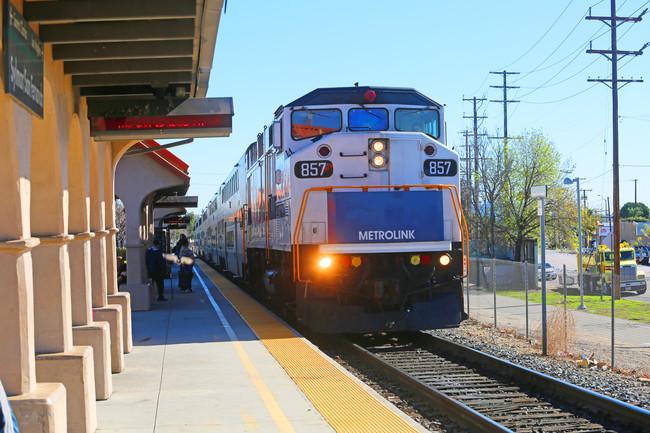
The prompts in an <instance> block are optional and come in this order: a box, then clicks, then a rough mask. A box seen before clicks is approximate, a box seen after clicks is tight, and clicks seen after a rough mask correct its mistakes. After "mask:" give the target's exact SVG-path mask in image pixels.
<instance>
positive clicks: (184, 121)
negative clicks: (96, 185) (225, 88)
mask: <svg viewBox="0 0 650 433" xmlns="http://www.w3.org/2000/svg"><path fill="white" fill-rule="evenodd" d="M88 113H89V118H90V135H91V137H93V138H94V139H95V140H98V141H113V140H146V139H165V138H200V137H227V136H229V135H230V134H231V133H232V116H233V115H234V110H233V101H232V98H190V99H163V100H122V101H119V102H117V103H116V102H114V101H113V102H89V103H88Z"/></svg>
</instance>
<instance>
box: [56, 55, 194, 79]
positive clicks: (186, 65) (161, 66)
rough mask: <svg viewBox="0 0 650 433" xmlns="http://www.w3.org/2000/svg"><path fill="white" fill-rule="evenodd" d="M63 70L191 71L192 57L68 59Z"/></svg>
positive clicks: (73, 71) (85, 72)
mask: <svg viewBox="0 0 650 433" xmlns="http://www.w3.org/2000/svg"><path fill="white" fill-rule="evenodd" d="M63 71H64V72H65V73H66V74H68V75H79V74H116V73H125V72H159V71H174V72H177V71H188V72H191V71H192V58H191V57H180V58H168V59H120V60H93V61H74V62H72V61H68V62H65V64H64V66H63Z"/></svg>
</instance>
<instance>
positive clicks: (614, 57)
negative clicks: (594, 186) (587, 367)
mask: <svg viewBox="0 0 650 433" xmlns="http://www.w3.org/2000/svg"><path fill="white" fill-rule="evenodd" d="M646 12H647V9H645V10H644V11H643V12H641V15H639V16H638V17H617V16H616V0H611V2H610V13H611V16H609V17H601V16H592V15H591V8H589V16H588V17H586V19H587V20H598V21H602V22H603V23H604V24H605V25H607V26H609V28H610V35H611V49H610V50H594V49H592V48H591V42H590V43H589V49H588V50H587V53H588V54H602V55H603V56H604V57H606V58H607V59H608V60H610V61H611V62H612V77H611V78H610V79H605V78H597V79H591V78H589V79H588V80H587V81H589V82H600V83H603V84H605V85H606V86H607V87H609V88H610V89H612V135H613V141H612V147H613V151H612V159H613V170H612V171H613V184H614V185H613V194H612V196H613V197H612V199H613V203H612V208H613V209H612V211H613V212H614V238H613V239H612V244H613V245H612V246H613V251H614V269H613V277H614V278H613V280H614V281H613V287H612V299H614V297H615V298H616V299H621V212H620V211H621V205H620V198H619V162H618V89H619V84H621V85H620V87H623V86H625V85H626V84H629V83H640V82H643V80H634V79H629V80H627V79H619V78H618V59H619V58H622V57H625V56H639V55H641V54H643V50H644V49H645V48H646V47H647V46H648V45H649V43H646V44H645V45H643V47H642V48H641V49H640V50H639V51H622V50H619V49H618V46H617V41H616V30H617V27H618V25H619V22H621V23H623V22H639V21H641V17H642V16H643V15H644V14H645V13H646ZM612 302H613V301H612ZM612 320H613V319H612ZM612 329H613V328H612ZM612 358H613V354H612ZM612 365H614V364H613V359H612Z"/></svg>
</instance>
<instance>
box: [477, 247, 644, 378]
mask: <svg viewBox="0 0 650 433" xmlns="http://www.w3.org/2000/svg"><path fill="white" fill-rule="evenodd" d="M628 273H629V272H628ZM621 275H622V276H621V279H622V282H621V286H622V287H623V291H622V295H623V296H622V299H626V300H630V299H631V300H634V297H637V296H639V295H637V293H636V291H633V290H631V288H630V287H629V286H628V287H626V284H628V283H629V284H631V283H630V282H629V281H628V280H630V278H631V277H630V278H628V277H629V276H628V277H626V276H625V275H626V274H624V273H623V272H621ZM542 278H544V279H545V280H544V283H545V286H546V304H545V305H546V319H547V320H546V322H547V323H546V338H545V339H544V333H543V332H542V322H543V320H542V317H543V315H542V311H543V303H542ZM582 278H583V285H582V287H583V290H582V295H584V296H581V290H580V281H579V276H578V272H577V271H576V270H566V268H565V267H562V268H552V267H551V268H542V267H541V266H536V265H534V264H531V263H522V262H512V261H506V260H496V259H484V258H474V257H472V258H470V271H469V276H468V277H467V279H466V284H465V288H466V293H465V295H466V296H465V302H466V305H465V309H466V311H467V312H468V314H469V316H470V318H473V319H476V320H478V321H480V322H481V323H485V324H492V325H494V326H495V327H497V328H500V329H507V330H513V331H516V332H517V333H518V334H520V335H522V336H525V337H527V338H530V339H531V340H533V341H536V342H537V343H538V344H540V345H541V346H543V343H544V340H546V342H547V343H554V342H555V340H559V341H560V344H559V347H558V346H555V345H553V344H547V346H548V348H549V350H548V353H549V354H556V352H572V353H575V352H578V353H587V352H589V351H593V353H598V354H599V355H598V357H599V358H600V359H601V360H604V361H607V362H608V363H610V362H611V360H612V359H614V360H615V358H614V354H615V351H616V352H618V353H619V355H617V356H619V357H620V356H621V354H623V353H624V354H625V357H629V355H630V354H631V353H633V352H634V353H635V354H636V355H638V354H640V356H642V357H643V356H645V357H646V359H647V357H648V355H650V325H648V324H647V322H646V321H644V320H636V321H635V320H632V319H633V318H631V317H630V316H629V315H627V314H623V313H622V312H617V310H616V307H614V309H612V310H611V311H614V319H613V318H612V314H611V311H608V310H607V307H608V305H609V304H611V295H610V293H611V282H610V281H609V280H608V279H607V276H606V275H600V274H587V273H584V274H583V276H582ZM632 288H633V289H639V292H641V288H640V286H638V285H637V286H634V287H632ZM584 297H589V301H592V302H593V306H592V307H591V308H588V309H586V311H581V310H582V308H581V307H583V306H584V303H583V302H582V300H583V298H584ZM599 300H600V302H599V310H598V311H596V306H595V304H596V303H597V301H599ZM565 302H566V305H567V307H566V308H564V305H565ZM648 305H649V304H647V303H642V302H639V306H640V308H641V309H642V310H643V309H644V308H645V310H647V309H648ZM603 309H605V310H604V311H603ZM645 310H643V311H645ZM646 314H648V315H649V316H650V313H646ZM612 325H613V326H612ZM612 329H614V331H612ZM569 334H574V335H575V338H568V339H567V335H569ZM574 341H575V343H573V342H574ZM612 342H614V345H612ZM572 343H573V344H572ZM566 346H571V347H566ZM588 355H591V352H590V353H588ZM594 356H596V355H594ZM603 358H606V359H603ZM622 360H623V359H622V358H619V361H622ZM644 367H645V366H644Z"/></svg>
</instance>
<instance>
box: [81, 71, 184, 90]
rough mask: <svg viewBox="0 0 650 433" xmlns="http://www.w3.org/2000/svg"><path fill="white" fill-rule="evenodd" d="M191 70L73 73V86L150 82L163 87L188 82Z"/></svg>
mask: <svg viewBox="0 0 650 433" xmlns="http://www.w3.org/2000/svg"><path fill="white" fill-rule="evenodd" d="M191 81H192V73H191V72H150V73H137V74H90V75H74V76H73V77H72V85H73V86H82V87H83V86H123V85H130V84H150V85H151V86H153V87H165V86H167V84H169V83H189V82H191Z"/></svg>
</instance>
